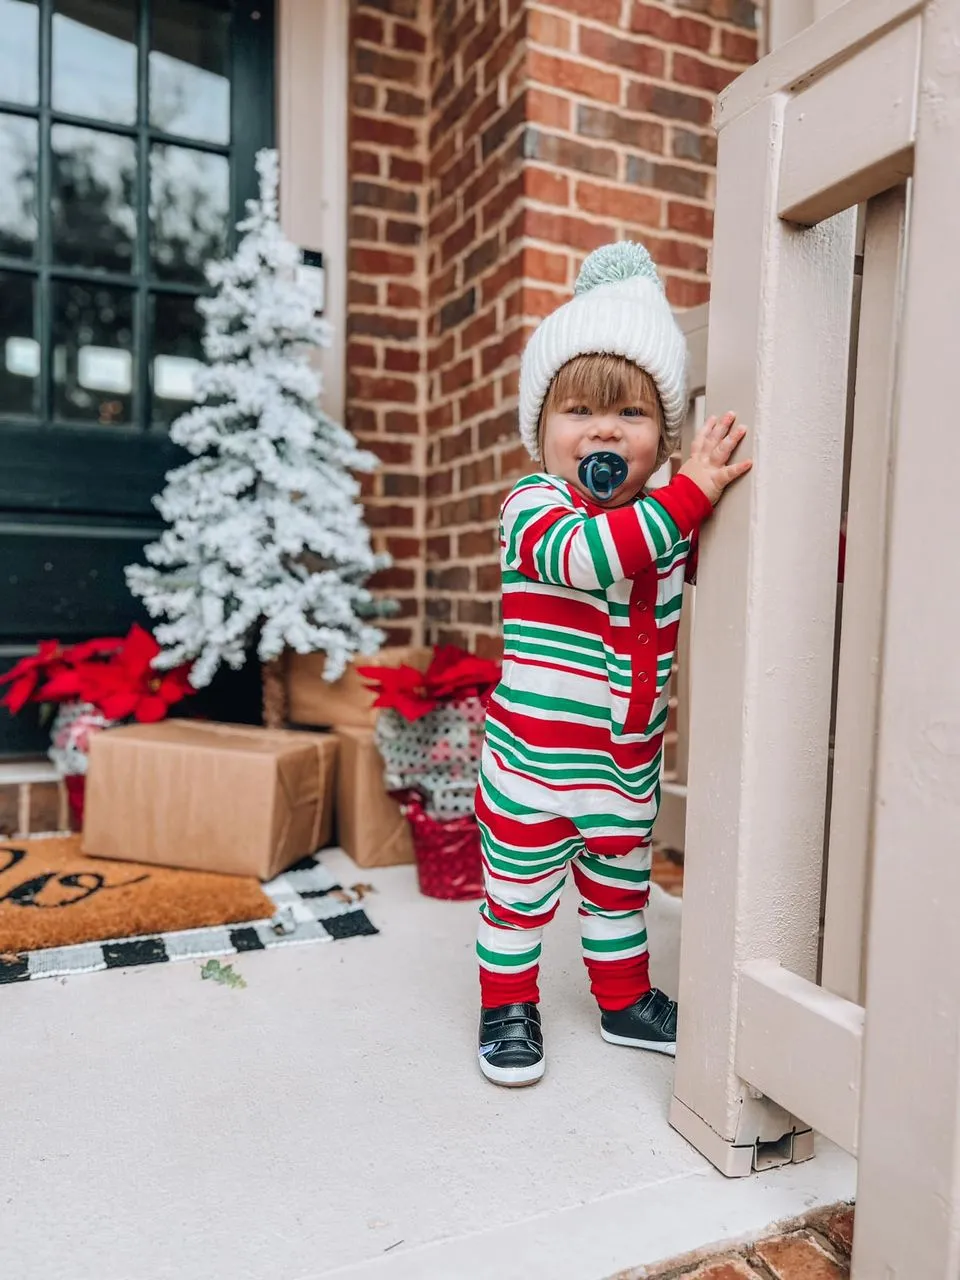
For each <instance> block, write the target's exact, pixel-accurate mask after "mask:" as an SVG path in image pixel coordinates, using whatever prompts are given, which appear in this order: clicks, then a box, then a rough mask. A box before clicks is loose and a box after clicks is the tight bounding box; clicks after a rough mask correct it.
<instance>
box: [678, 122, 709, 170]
mask: <svg viewBox="0 0 960 1280" xmlns="http://www.w3.org/2000/svg"><path fill="white" fill-rule="evenodd" d="M671 150H672V151H673V154H674V155H675V156H676V157H677V159H678V160H695V161H697V162H699V163H700V164H709V165H716V163H717V135H716V134H715V133H694V132H693V130H692V129H679V128H675V129H674V130H673V144H672V148H671Z"/></svg>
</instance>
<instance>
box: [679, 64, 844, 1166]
mask: <svg viewBox="0 0 960 1280" xmlns="http://www.w3.org/2000/svg"><path fill="white" fill-rule="evenodd" d="M761 66H762V64H761ZM758 70H759V69H758ZM785 102H786V99H785V97H784V96H783V95H779V94H773V95H771V96H769V97H765V98H764V99H762V100H761V101H759V102H758V103H757V104H756V105H754V106H752V107H750V108H749V109H748V110H746V111H745V112H744V113H743V114H741V115H739V116H738V117H737V118H735V119H733V120H731V121H730V123H727V124H724V123H723V121H722V117H721V131H720V139H719V162H718V175H719V176H718V191H717V213H716V238H715V244H714V254H713V261H714V276H713V285H712V295H711V302H710V336H709V352H708V363H707V388H708V397H709V400H708V404H707V410H708V412H710V413H722V412H723V411H724V410H726V409H728V408H733V409H736V410H738V411H739V413H740V415H741V418H742V420H743V421H744V422H745V423H746V424H747V425H748V427H749V429H750V436H749V438H748V442H747V446H748V453H749V454H750V455H752V456H753V458H754V460H755V466H754V470H753V472H752V474H751V475H750V476H749V477H747V479H745V480H743V481H741V482H740V483H739V484H738V485H736V486H734V488H733V489H731V490H730V491H729V493H728V494H727V495H726V496H725V497H724V499H723V502H722V504H721V506H720V508H719V509H718V512H717V515H716V517H715V518H714V519H713V520H712V521H710V523H709V524H708V526H707V527H706V530H705V536H704V539H703V547H702V552H701V562H700V573H699V578H698V586H697V623H696V630H695V634H694V641H693V654H692V670H691V680H692V683H693V687H694V689H695V691H696V696H695V698H694V699H693V704H692V723H691V752H690V770H689V798H688V802H687V843H686V879H685V886H684V912H683V915H684V918H683V942H682V950H681V966H680V967H681V972H680V1009H681V1017H680V1038H679V1044H678V1054H677V1072H676V1083H675V1096H674V1100H673V1104H672V1107H671V1114H670V1119H671V1123H672V1124H673V1125H674V1126H675V1127H676V1128H677V1129H678V1130H679V1131H680V1132H681V1133H683V1134H684V1136H685V1137H687V1138H688V1139H689V1140H690V1141H691V1142H692V1143H693V1144H694V1145H695V1146H696V1147H698V1148H699V1150H700V1151H702V1152H703V1153H704V1154H705V1155H706V1156H707V1157H708V1158H709V1159H711V1160H712V1161H713V1162H714V1164H716V1165H717V1167H718V1168H719V1169H721V1171H722V1172H724V1173H726V1174H728V1175H730V1176H738V1175H744V1174H748V1173H750V1172H751V1170H752V1169H753V1168H754V1167H757V1166H758V1165H763V1164H764V1163H767V1162H769V1163H782V1162H783V1161H785V1160H790V1159H800V1158H806V1157H808V1156H809V1155H811V1154H812V1135H811V1134H810V1132H809V1128H808V1126H807V1125H805V1124H804V1122H803V1118H802V1117H801V1118H800V1119H799V1120H798V1119H796V1118H794V1117H792V1116H790V1115H788V1114H787V1113H786V1112H785V1111H784V1110H782V1109H781V1108H780V1107H778V1106H776V1105H775V1104H774V1103H772V1102H770V1101H769V1100H767V1099H764V1098H763V1097H762V1096H759V1095H758V1094H757V1093H756V1091H751V1090H749V1089H748V1088H747V1086H746V1085H745V1084H744V1083H743V1081H742V1080H741V1079H740V1078H739V1076H738V1075H737V1073H736V1070H735V1054H734V1048H735V1044H736V1038H737V1017H738V1000H739V983H740V974H741V970H742V968H743V966H744V965H745V964H747V963H749V962H750V961H772V962H775V963H779V964H781V965H782V966H783V967H784V968H785V969H787V970H789V971H790V972H791V973H793V974H796V975H799V976H800V977H801V978H807V979H810V980H815V979H816V968H817V950H818V928H819V910H820V886H821V867H822V853H823V836H824V806H825V794H826V783H827V745H828V736H829V726H830V703H831V673H832V658H833V633H834V621H835V611H836V568H837V546H838V536H839V519H840V499H841V486H842V470H843V442H844V419H845V408H846V385H847V356H848V342H849V328H850V307H851V298H852V286H853V254H854V237H855V216H856V215H855V211H854V210H849V211H847V212H844V213H842V214H839V215H838V216H836V217H833V218H830V219H828V220H827V221H825V222H822V223H820V224H819V225H817V226H815V227H812V228H809V229H805V228H801V227H796V226H793V225H790V224H788V223H787V222H785V221H783V220H781V218H780V216H779V213H778V210H779V209H780V204H781V198H782V197H781V191H780V185H781V176H782V175H781V147H782V142H783V134H784V128H785ZM770 1034H771V1035H772V1036H776V1034H777V1032H776V1027H773V1026H772V1027H771V1028H770ZM797 1135H800V1136H799V1138H797Z"/></svg>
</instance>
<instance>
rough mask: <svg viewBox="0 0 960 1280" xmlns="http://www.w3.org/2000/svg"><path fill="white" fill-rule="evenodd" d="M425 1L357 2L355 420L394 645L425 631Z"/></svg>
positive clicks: (352, 257) (353, 27)
mask: <svg viewBox="0 0 960 1280" xmlns="http://www.w3.org/2000/svg"><path fill="white" fill-rule="evenodd" d="M422 8H424V6H422V5H418V2H417V0H390V3H388V4H375V3H370V4H366V3H361V4H356V5H354V6H353V8H352V11H351V22H350V56H351V68H350V116H349V120H350V188H349V199H350V222H349V229H348V234H349V253H348V277H347V415H346V416H347V425H348V426H349V427H350V429H351V430H352V431H353V432H355V433H356V435H357V437H358V438H359V440H360V442H361V443H362V444H363V445H364V446H365V447H367V448H369V449H371V450H373V452H374V453H376V454H377V455H378V457H379V458H380V460H381V462H382V464H383V465H382V467H381V469H380V470H379V471H378V472H377V473H376V474H375V475H373V476H365V477H364V501H365V504H366V511H367V520H368V523H369V524H370V526H371V528H372V530H373V536H374V544H375V546H376V547H377V549H378V550H388V551H389V552H390V553H391V554H392V556H393V558H394V566H393V568H391V569H389V570H387V571H386V572H384V573H381V574H380V575H379V576H378V578H377V579H376V580H375V581H374V584H373V585H374V586H377V587H379V588H382V589H383V591H384V592H386V593H388V594H389V595H390V596H392V597H393V598H394V599H396V600H397V602H398V605H399V613H398V615H397V617H396V618H395V619H393V620H391V621H390V622H389V623H388V626H387V629H388V630H389V632H390V636H391V640H392V641H393V642H395V643H399V644H404V643H408V642H410V641H417V640H419V639H420V638H421V636H422V628H421V617H422V600H423V594H424V567H423V490H424V483H425V467H424V439H423V409H424V404H425V383H424V377H425V367H426V311H425V301H426V279H427V277H426V258H425V243H426V240H425V189H424V183H425V180H426V145H427V129H428V114H429V100H428V96H427V67H428V62H427V47H428V29H427V25H426V22H425V20H423V19H422V18H421V16H420V10H421V9H422Z"/></svg>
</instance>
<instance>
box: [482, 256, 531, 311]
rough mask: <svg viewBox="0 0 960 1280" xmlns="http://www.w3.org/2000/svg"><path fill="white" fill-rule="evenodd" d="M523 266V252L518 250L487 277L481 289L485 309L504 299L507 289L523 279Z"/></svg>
mask: <svg viewBox="0 0 960 1280" xmlns="http://www.w3.org/2000/svg"><path fill="white" fill-rule="evenodd" d="M522 264H523V252H522V251H520V250H518V251H517V252H515V253H514V254H513V255H512V256H511V257H510V258H507V259H506V261H505V262H501V263H500V265H499V266H498V267H497V269H496V270H495V271H493V272H491V273H490V275H488V276H487V277H486V279H485V280H484V281H483V284H482V285H481V288H480V299H481V303H480V304H481V306H483V307H485V306H486V305H487V304H488V303H489V302H495V301H497V299H498V298H501V297H503V295H504V293H505V291H506V289H507V287H508V286H509V285H511V284H514V283H515V282H516V281H519V280H520V279H521V276H522V274H523V267H522Z"/></svg>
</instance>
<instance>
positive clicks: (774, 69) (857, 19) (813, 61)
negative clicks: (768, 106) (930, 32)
mask: <svg viewBox="0 0 960 1280" xmlns="http://www.w3.org/2000/svg"><path fill="white" fill-rule="evenodd" d="M925 3H926V0H848V2H847V3H846V4H843V5H841V6H840V8H839V9H836V10H835V11H834V12H833V13H829V14H827V15H826V16H825V17H823V18H821V20H820V21H819V22H815V23H814V24H813V25H812V26H810V27H807V28H806V29H805V30H803V31H801V32H800V33H799V35H797V36H795V37H794V38H793V39H792V40H788V41H787V43H786V44H785V45H783V47H782V48H780V49H775V50H774V52H773V53H771V54H768V55H767V57H765V58H762V59H761V60H760V61H759V62H755V63H754V64H753V66H752V67H748V68H747V70H746V71H744V72H743V74H742V75H739V76H738V77H737V78H736V80H734V81H733V83H732V84H731V85H729V86H728V87H727V88H726V89H724V91H723V92H722V93H721V94H720V96H719V98H718V99H717V105H716V109H715V111H714V123H715V124H716V126H717V128H718V129H720V128H722V127H723V126H724V125H727V124H730V122H731V121H733V120H736V118H737V117H738V116H741V115H743V114H744V112H746V111H749V110H750V108H751V107H755V106H757V104H758V103H760V102H762V101H763V100H764V99H765V98H768V97H770V96H771V94H775V93H782V92H784V91H785V90H789V89H796V88H798V87H799V86H800V85H801V84H802V83H803V82H804V81H806V80H812V79H814V78H815V77H816V76H818V75H820V74H822V73H823V72H824V71H826V70H827V69H828V68H829V67H831V66H833V65H834V64H835V63H837V62H841V61H843V60H845V59H847V58H851V57H854V56H855V55H856V54H857V52H858V51H859V50H860V49H861V48H863V47H864V46H865V45H868V44H871V43H872V42H873V41H874V40H876V39H878V38H879V37H880V36H882V35H883V34H884V33H885V32H886V31H889V30H890V28H891V27H895V26H898V25H899V24H900V23H901V22H904V21H905V20H906V19H907V18H909V17H910V16H911V14H914V13H919V12H920V10H921V9H923V7H924V5H925Z"/></svg>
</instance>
